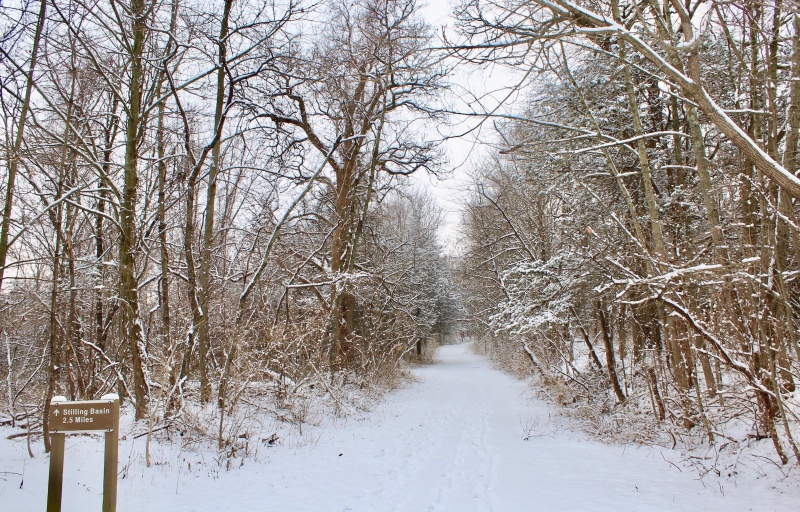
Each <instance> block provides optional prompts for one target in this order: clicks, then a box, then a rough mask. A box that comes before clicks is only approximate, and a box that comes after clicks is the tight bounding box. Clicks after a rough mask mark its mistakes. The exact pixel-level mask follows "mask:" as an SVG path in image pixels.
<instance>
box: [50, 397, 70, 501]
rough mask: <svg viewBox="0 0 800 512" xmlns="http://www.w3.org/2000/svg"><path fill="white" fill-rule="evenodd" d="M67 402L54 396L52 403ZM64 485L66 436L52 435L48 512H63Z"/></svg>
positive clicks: (65, 399) (64, 398)
mask: <svg viewBox="0 0 800 512" xmlns="http://www.w3.org/2000/svg"><path fill="white" fill-rule="evenodd" d="M66 401H67V398H66V397H63V396H54V397H53V399H52V400H50V403H51V404H53V403H58V402H66ZM45 435H47V434H45ZM63 484H64V434H63V433H57V434H50V476H49V478H48V481H47V512H61V490H62V488H63Z"/></svg>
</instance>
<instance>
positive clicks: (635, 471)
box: [0, 345, 800, 512]
mask: <svg viewBox="0 0 800 512" xmlns="http://www.w3.org/2000/svg"><path fill="white" fill-rule="evenodd" d="M437 359H438V362H437V364H434V365H431V366H428V367H424V368H419V369H416V370H414V375H415V377H416V381H415V382H413V383H411V384H409V385H407V386H405V387H404V388H402V389H400V390H398V391H395V392H392V393H390V394H389V395H387V396H386V397H384V400H382V401H381V402H380V403H379V404H378V405H377V406H376V407H375V408H374V409H373V410H372V411H370V412H368V413H365V414H362V415H351V416H348V417H347V418H345V419H342V418H339V419H337V420H330V421H328V422H327V424H325V425H323V426H320V427H314V428H312V429H311V430H309V429H308V428H306V429H304V439H305V440H306V442H305V443H300V444H298V443H295V442H285V443H283V444H279V445H277V446H275V447H271V448H266V447H265V448H263V449H261V450H260V452H259V454H258V456H257V457H256V460H253V459H246V460H245V462H244V464H243V465H242V466H241V467H239V466H238V464H236V465H234V467H233V468H232V469H230V470H226V469H225V467H224V465H222V466H221V465H220V464H219V463H218V462H216V461H214V460H213V455H206V457H205V464H199V463H198V460H196V459H193V460H194V462H192V460H189V459H188V458H187V457H185V455H186V453H185V452H180V451H178V452H177V453H174V454H170V453H169V448H168V447H161V448H159V451H157V453H156V454H155V459H156V461H157V462H158V461H161V462H162V463H161V464H156V465H154V466H153V467H152V468H145V467H143V465H142V464H141V463H140V462H135V461H137V460H139V459H140V457H137V456H132V454H134V453H135V452H136V451H137V450H141V449H142V448H141V446H142V444H143V439H139V440H137V441H135V442H134V441H123V443H122V445H121V447H120V464H121V466H122V469H123V471H122V473H123V474H124V475H125V478H124V479H122V480H120V483H119V500H118V510H119V511H120V512H128V511H162V510H163V511H198V512H199V511H213V512H222V511H226V512H227V511H240V510H241V511H264V512H267V511H276V512H277V511H280V512H293V511H309V512H322V511H330V512H344V511H363V512H383V511H398V512H401V511H408V512H423V511H453V512H469V511H498V512H515V511H521V512H522V511H615V512H617V511H660V510H685V511H701V510H707V511H717V510H718V511H725V512H731V511H747V510H757V511H772V510H782V511H785V510H798V507H800V489H798V487H797V485H796V484H792V483H789V482H783V483H781V484H779V485H778V487H777V488H776V487H775V482H774V481H772V480H771V479H769V478H762V479H756V478H755V477H752V478H751V477H748V478H738V479H729V478H717V477H706V478H704V479H703V480H702V481H701V479H700V478H699V476H698V474H697V473H696V472H695V471H693V470H692V469H691V468H688V467H683V468H682V467H681V464H680V463H679V461H678V459H679V455H678V454H677V453H675V452H671V451H669V450H662V449H654V448H649V447H639V448H636V447H631V446H627V447H625V446H614V445H606V444H602V443H599V442H596V441H593V440H590V439H589V438H587V437H586V436H585V435H583V434H580V433H577V432H575V431H574V430H571V429H569V428H567V426H568V425H569V423H568V421H567V420H564V419H556V418H552V419H551V417H550V416H551V411H550V409H549V407H548V405H547V404H545V403H543V402H541V401H538V400H535V399H533V398H532V392H531V389H530V388H529V387H528V386H527V385H526V384H524V383H520V382H518V381H516V380H515V379H513V378H512V377H509V376H507V375H505V374H503V373H501V372H499V371H497V370H494V369H493V368H492V367H491V365H490V364H489V363H488V362H487V361H486V360H484V359H482V358H480V357H479V356H476V355H474V354H473V353H472V352H471V351H470V350H469V347H468V346H467V345H451V346H445V347H442V348H441V349H439V353H438V358H437ZM6 432H7V430H6ZM6 435H7V434H6ZM2 439H3V440H2V441H0V511H2V512H17V511H28V510H30V511H41V510H44V505H45V498H46V485H47V463H48V460H47V457H46V456H44V455H42V454H39V455H37V457H36V458H34V459H30V458H29V457H28V455H27V447H26V445H25V442H24V440H23V441H8V440H6V439H5V435H3V438H2ZM38 444H40V443H38ZM102 444H103V443H102V441H100V440H98V439H94V438H91V437H86V436H83V437H73V438H68V439H67V457H66V466H65V482H64V506H63V509H62V510H64V512H70V511H88V510H100V503H101V496H100V494H101V485H102V476H101V475H102V467H101V464H102ZM176 444H177V443H176ZM37 449H38V447H37ZM201 460H202V458H201ZM667 460H672V461H673V462H675V464H672V463H670V462H667ZM126 461H127V465H128V467H124V466H125V465H126ZM192 463H193V464H194V466H192V467H189V465H190V464H192ZM20 483H22V485H21V488H20Z"/></svg>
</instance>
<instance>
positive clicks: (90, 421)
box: [49, 400, 114, 434]
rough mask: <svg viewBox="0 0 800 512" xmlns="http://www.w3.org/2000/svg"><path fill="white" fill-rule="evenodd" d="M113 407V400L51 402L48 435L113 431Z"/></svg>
mask: <svg viewBox="0 0 800 512" xmlns="http://www.w3.org/2000/svg"><path fill="white" fill-rule="evenodd" d="M113 406H114V402H113V400H86V401H81V402H53V403H52V404H51V405H50V429H49V430H50V433H51V434H56V433H61V432H93V431H97V430H104V431H106V432H108V431H111V430H113V429H114V414H113V410H114V407H113Z"/></svg>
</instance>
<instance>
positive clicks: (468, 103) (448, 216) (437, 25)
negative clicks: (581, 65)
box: [413, 0, 518, 253]
mask: <svg viewBox="0 0 800 512" xmlns="http://www.w3.org/2000/svg"><path fill="white" fill-rule="evenodd" d="M452 3H454V2H453V0H449V1H448V0H440V1H436V0H431V1H430V2H428V4H427V5H425V6H424V7H423V8H422V9H421V12H422V14H423V16H424V17H425V18H426V19H427V20H428V23H430V24H431V25H432V26H433V27H434V29H435V31H436V33H437V34H439V35H441V33H442V30H443V28H444V29H445V30H446V31H447V33H448V37H450V38H451V39H454V38H455V37H456V36H455V34H454V33H453V31H452V27H453V25H454V20H453V18H452V17H451V12H452V7H451V5H452ZM514 75H515V73H514V72H513V71H512V70H509V69H508V68H504V67H500V66H494V67H491V68H490V67H489V66H485V67H482V68H477V67H475V66H470V67H467V66H464V65H462V66H460V67H459V68H458V69H457V70H456V72H455V74H454V75H453V76H452V77H451V78H450V82H451V83H452V84H453V88H452V91H451V93H450V97H449V98H446V102H447V103H448V104H450V105H449V106H451V107H452V108H453V110H456V111H470V110H472V111H477V112H480V111H483V112H489V111H492V110H494V109H495V108H497V105H498V103H499V102H500V101H501V99H504V98H506V96H508V94H509V93H508V90H507V89H506V88H507V87H509V86H513V85H514V84H515V79H516V77H515V76H514ZM516 80H518V79H516ZM514 99H515V97H511V98H509V101H507V102H506V104H504V105H503V106H502V107H500V109H498V112H509V111H510V107H512V106H513V104H514V101H513V100H514ZM439 131H440V132H442V133H441V134H438V133H432V134H431V137H435V138H441V137H442V136H451V137H452V136H454V135H462V134H463V136H460V137H457V138H450V139H448V140H447V141H445V143H444V149H445V153H446V160H447V162H446V164H445V166H444V168H445V170H447V171H449V173H448V174H449V176H448V177H447V178H446V179H443V180H439V179H437V178H436V177H434V176H431V175H429V174H426V173H417V174H415V175H414V177H413V182H414V183H415V185H416V186H418V187H419V188H421V189H424V188H427V189H428V191H429V192H430V194H431V195H432V196H433V197H434V198H435V199H436V200H437V202H438V203H439V206H440V207H441V208H442V209H443V210H444V220H445V225H444V227H443V229H442V232H441V235H440V236H441V241H442V245H443V248H444V250H445V251H446V252H448V253H455V252H456V251H457V247H458V239H459V233H460V229H459V228H460V224H461V211H462V205H463V204H464V201H465V198H466V197H467V192H468V189H469V184H470V179H469V173H470V171H471V170H472V169H474V167H475V165H476V164H477V163H478V162H480V161H481V160H482V159H483V158H485V157H486V156H487V155H490V154H492V149H491V148H490V147H488V146H487V145H486V143H488V142H491V141H494V140H495V132H494V128H493V125H492V122H491V121H488V122H484V123H483V124H480V119H478V118H474V117H473V118H469V119H466V118H456V117H455V116H453V117H451V119H450V123H449V125H445V126H441V127H440V128H439Z"/></svg>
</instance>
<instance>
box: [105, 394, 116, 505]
mask: <svg viewBox="0 0 800 512" xmlns="http://www.w3.org/2000/svg"><path fill="white" fill-rule="evenodd" d="M102 399H103V400H111V401H112V402H111V416H112V418H113V419H112V421H113V428H112V430H110V431H107V432H106V450H105V452H106V456H105V462H104V464H103V512H116V510H117V465H118V461H119V395H117V394H111V395H103V398H102Z"/></svg>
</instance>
